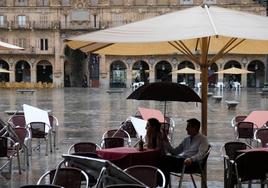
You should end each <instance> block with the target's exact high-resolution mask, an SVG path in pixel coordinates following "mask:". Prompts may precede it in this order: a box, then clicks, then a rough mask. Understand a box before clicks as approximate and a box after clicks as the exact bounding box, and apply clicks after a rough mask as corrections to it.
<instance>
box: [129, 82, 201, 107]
mask: <svg viewBox="0 0 268 188" xmlns="http://www.w3.org/2000/svg"><path fill="white" fill-rule="evenodd" d="M127 99H136V100H156V101H181V102H201V98H200V97H199V96H198V95H197V93H196V92H195V91H194V90H193V89H192V88H190V87H188V86H186V85H182V84H178V83H173V82H154V83H148V84H145V85H143V86H141V87H139V88H138V89H136V90H135V91H133V92H132V93H131V94H130V95H129V96H128V97H127Z"/></svg>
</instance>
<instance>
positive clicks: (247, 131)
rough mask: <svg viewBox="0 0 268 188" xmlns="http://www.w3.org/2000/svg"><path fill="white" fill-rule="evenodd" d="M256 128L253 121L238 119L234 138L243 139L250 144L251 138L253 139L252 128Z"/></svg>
mask: <svg viewBox="0 0 268 188" xmlns="http://www.w3.org/2000/svg"><path fill="white" fill-rule="evenodd" d="M255 128H257V127H256V126H255V125H254V123H252V122H246V121H240V122H238V123H237V125H236V133H237V136H236V139H237V140H239V139H245V141H246V142H247V143H248V144H249V145H251V144H252V140H253V139H254V129H255Z"/></svg>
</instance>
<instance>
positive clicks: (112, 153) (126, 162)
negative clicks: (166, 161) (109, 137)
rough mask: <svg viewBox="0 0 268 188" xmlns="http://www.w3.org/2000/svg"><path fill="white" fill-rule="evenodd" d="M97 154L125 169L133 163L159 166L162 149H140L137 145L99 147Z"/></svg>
mask: <svg viewBox="0 0 268 188" xmlns="http://www.w3.org/2000/svg"><path fill="white" fill-rule="evenodd" d="M97 154H98V155H99V156H100V157H101V158H103V159H105V160H109V161H111V162H112V163H114V164H115V165H117V166H118V167H120V168H121V169H125V168H127V167H129V166H133V165H151V166H156V167H157V166H159V161H160V151H159V150H158V149H147V148H144V149H143V151H139V150H138V148H135V147H117V148H107V149H98V150H97Z"/></svg>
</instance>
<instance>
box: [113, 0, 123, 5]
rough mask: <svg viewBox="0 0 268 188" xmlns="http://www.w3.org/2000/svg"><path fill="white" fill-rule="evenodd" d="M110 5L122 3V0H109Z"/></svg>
mask: <svg viewBox="0 0 268 188" xmlns="http://www.w3.org/2000/svg"><path fill="white" fill-rule="evenodd" d="M110 2H111V5H123V1H122V0H111V1H110Z"/></svg>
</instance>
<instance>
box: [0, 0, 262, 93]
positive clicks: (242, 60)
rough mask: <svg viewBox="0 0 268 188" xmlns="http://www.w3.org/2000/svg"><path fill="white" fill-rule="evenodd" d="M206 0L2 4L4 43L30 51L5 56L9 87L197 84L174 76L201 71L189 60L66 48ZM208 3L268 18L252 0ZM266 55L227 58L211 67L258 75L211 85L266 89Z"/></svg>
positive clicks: (4, 0)
mask: <svg viewBox="0 0 268 188" xmlns="http://www.w3.org/2000/svg"><path fill="white" fill-rule="evenodd" d="M202 3H203V1H200V0H11V1H10V0H0V32H1V36H0V40H2V41H5V42H9V43H13V44H16V45H19V46H22V47H24V48H25V50H23V51H12V50H2V51H0V55H1V58H0V66H2V67H3V68H6V69H9V70H11V71H13V72H14V74H10V75H0V79H1V81H7V82H22V81H25V82H33V83H35V82H52V83H54V84H55V85H57V86H59V87H63V86H64V84H65V86H69V85H70V86H81V83H82V78H83V77H84V75H85V76H86V77H87V79H88V81H89V86H91V87H104V88H109V87H130V86H131V84H132V83H133V82H134V81H135V79H136V78H137V80H139V81H142V82H147V81H150V82H151V81H157V80H159V79H161V77H162V76H163V75H165V74H166V77H168V78H167V79H170V80H172V81H174V82H187V84H189V85H192V86H194V85H196V84H197V83H198V82H199V81H200V75H198V74H196V75H173V74H168V71H174V70H177V69H178V68H182V67H184V66H189V67H192V68H194V69H197V70H199V69H200V68H199V67H198V66H196V65H195V64H193V63H192V62H190V61H188V60H187V59H185V57H183V56H179V55H170V56H140V57H121V56H106V57H105V56H102V57H100V56H93V55H92V56H87V55H86V54H83V53H80V52H78V51H77V50H72V49H69V48H68V47H66V45H65V43H64V40H65V39H66V38H68V37H70V36H73V35H78V34H82V33H86V32H91V31H96V30H100V29H105V28H109V27H115V26H119V25H123V24H126V23H130V22H134V21H137V20H142V19H145V18H149V17H154V16H157V15H161V14H165V13H168V12H173V11H176V10H180V9H184V8H189V7H191V6H194V5H199V4H202ZM204 3H207V4H216V5H219V6H222V7H227V8H233V9H236V10H241V11H247V12H251V13H254V14H259V15H265V14H266V12H265V7H264V6H262V5H260V4H258V3H257V2H255V1H250V0H227V1H226V0H204ZM265 62H266V60H265V57H264V56H254V55H251V56H244V55H237V56H227V57H226V58H224V59H221V60H219V62H218V63H217V64H215V65H213V66H212V67H211V70H213V71H218V70H222V69H224V68H228V67H231V66H237V67H241V68H243V69H248V70H252V71H254V73H255V74H254V75H253V74H249V75H242V76H237V77H235V78H231V77H230V76H227V77H223V75H217V76H211V78H210V79H211V80H210V83H211V84H215V83H216V82H217V81H228V80H230V79H235V80H238V81H239V82H241V84H242V85H243V86H249V87H262V86H263V84H264V70H265V66H266V63H265Z"/></svg>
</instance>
